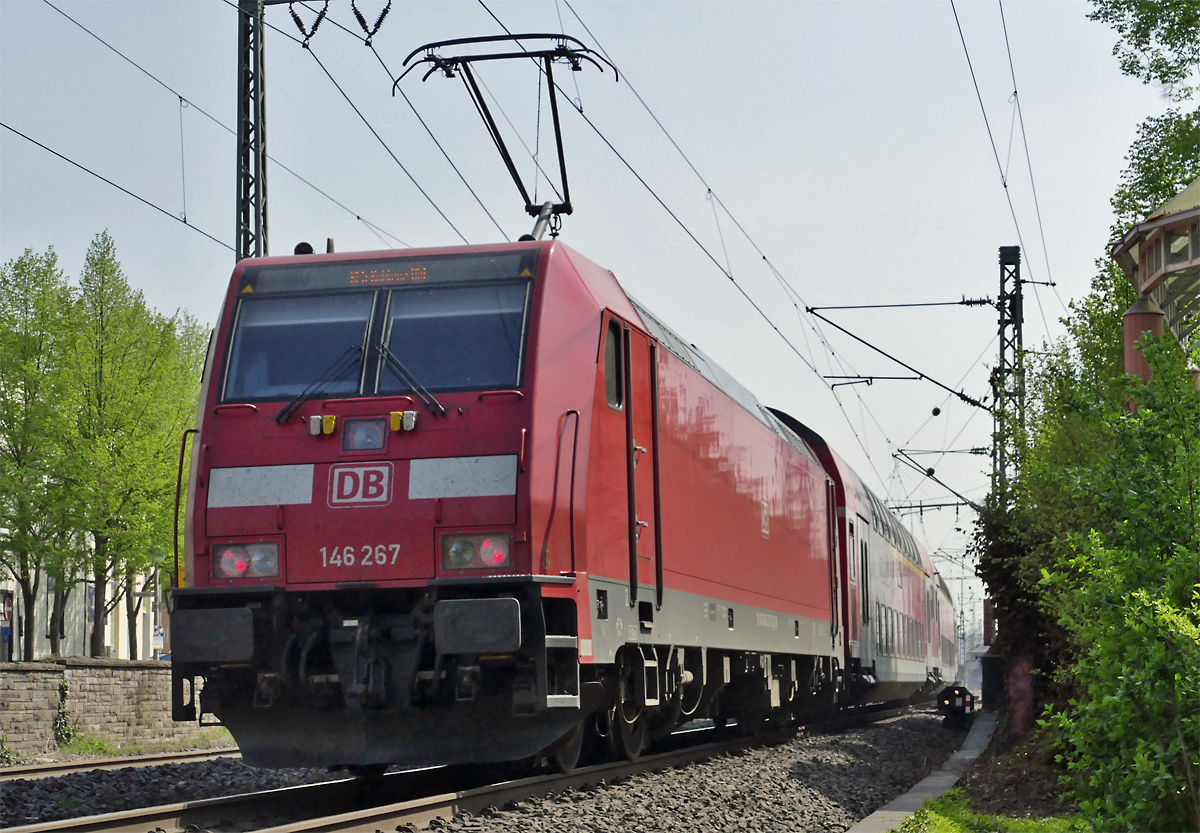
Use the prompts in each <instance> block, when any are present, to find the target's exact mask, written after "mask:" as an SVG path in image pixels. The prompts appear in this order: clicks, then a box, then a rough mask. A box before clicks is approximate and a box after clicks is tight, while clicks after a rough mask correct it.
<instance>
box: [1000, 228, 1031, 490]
mask: <svg viewBox="0 0 1200 833" xmlns="http://www.w3.org/2000/svg"><path fill="white" fill-rule="evenodd" d="M1022 285H1023V281H1022V280H1021V247H1020V246H1001V247H1000V296H999V297H998V298H997V299H996V309H997V310H998V311H999V313H1000V322H999V335H1000V357H999V361H998V363H997V365H996V367H995V369H993V370H992V403H993V405H992V413H993V417H994V419H995V429H994V431H993V434H992V493H993V494H995V495H997V497H998V498H999V499H1000V500H1004V499H1005V498H1004V493H1005V492H1006V490H1007V486H1008V483H1009V482H1010V481H1011V480H1012V478H1013V476H1014V475H1015V474H1016V473H1017V468H1018V464H1019V461H1018V454H1017V444H1018V442H1019V441H1020V440H1019V437H1018V434H1019V431H1020V430H1021V428H1022V427H1023V426H1024V425H1025V358H1024V338H1023V335H1022V325H1023V323H1024V321H1025V311H1024V297H1023V291H1022V288H1021V287H1022Z"/></svg>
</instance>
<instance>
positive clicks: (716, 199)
mask: <svg viewBox="0 0 1200 833" xmlns="http://www.w3.org/2000/svg"><path fill="white" fill-rule="evenodd" d="M563 2H564V3H565V5H566V6H567V8H568V9H569V10H570V12H571V14H572V15H574V16H575V19H576V20H577V21H578V22H579V25H580V26H582V27H583V29H584V31H585V32H587V34H588V36H589V37H591V39H592V40H593V41H594V42H595V43H596V46H597V48H599V49H600V50H601V52H603V53H604V54H605V57H607V58H609V60H612V56H611V55H609V54H608V53H607V51H606V50H605V49H604V47H603V45H602V44H601V43H600V41H599V39H598V38H597V37H596V35H595V33H593V32H592V31H591V29H590V28H589V27H588V25H587V23H586V22H584V20H583V18H582V17H581V16H580V14H579V13H578V12H577V11H576V10H575V8H574V7H573V6H572V5H571V3H570V0H563ZM486 8H487V7H486V5H485V9H486ZM488 14H490V15H491V17H492V19H493V20H495V21H496V22H497V23H499V24H500V25H501V27H503V25H504V24H503V23H501V22H500V21H499V19H498V18H497V17H496V16H495V15H494V14H492V12H491V10H490V9H489V10H488ZM506 31H507V29H506ZM621 75H622V80H623V81H624V82H625V84H626V86H628V87H629V90H630V92H632V93H633V95H634V97H635V98H637V100H638V102H639V103H640V104H641V105H642V107H643V108H644V109H645V110H646V113H647V114H648V115H649V116H650V118H651V119H652V120H653V121H654V123H655V124H656V125H657V126H658V128H659V130H660V131H662V133H663V135H664V136H665V137H666V139H667V141H668V142H670V143H671V145H672V147H674V148H675V150H676V152H678V153H679V155H680V157H681V158H682V159H683V161H684V162H685V164H687V166H688V168H690V169H691V171H692V173H693V174H695V176H696V178H697V179H698V180H699V181H700V183H701V184H702V185H703V186H704V188H705V192H706V196H708V195H711V199H712V200H713V201H714V202H715V203H716V204H717V205H720V207H721V209H722V210H723V211H724V212H725V214H726V216H728V217H729V219H730V220H731V221H732V222H733V223H734V225H735V226H736V227H737V229H738V231H739V232H741V234H742V236H743V237H745V239H746V241H747V242H749V243H750V245H751V246H752V247H753V248H754V250H755V251H756V252H757V253H758V255H759V257H760V258H761V259H762V261H763V263H764V264H765V265H766V266H767V267H768V269H770V270H771V272H772V274H773V276H774V277H775V279H776V281H778V282H779V284H780V286H781V287H782V288H783V289H784V291H785V293H787V294H788V295H789V296H793V297H795V298H797V299H798V300H799V301H800V303H801V304H802V305H803V306H805V307H807V306H808V304H807V302H805V301H804V299H803V298H802V297H801V296H800V295H799V293H797V292H796V290H795V288H794V287H793V286H791V284H790V282H789V281H787V279H786V278H784V277H783V275H782V274H781V273H780V272H779V270H778V269H776V268H775V266H774V264H772V263H771V261H770V259H769V258H768V257H767V256H766V254H765V253H764V252H763V251H762V249H761V248H760V247H759V246H758V244H757V243H756V242H755V240H754V238H753V237H751V235H750V234H749V232H748V231H747V230H746V229H745V228H744V227H743V226H742V224H741V223H740V222H739V221H738V219H737V217H736V216H734V214H733V213H732V212H731V211H730V210H729V207H728V206H726V205H725V203H724V202H723V201H722V200H721V198H720V196H719V195H718V194H717V193H716V192H715V191H713V190H712V188H711V187H710V186H709V184H708V182H707V180H706V179H705V178H704V176H703V175H702V174H701V173H700V171H699V169H698V168H697V167H696V166H695V164H693V163H692V161H691V159H690V158H689V157H688V155H687V154H686V153H685V152H684V151H683V149H682V147H680V145H679V143H678V142H676V141H675V139H674V137H673V136H672V135H671V133H670V131H668V130H667V128H666V126H665V125H663V123H662V121H661V120H660V119H659V118H658V116H657V115H656V114H655V113H654V111H653V110H652V109H651V108H650V105H649V104H648V103H647V102H646V100H645V99H644V98H642V96H641V94H640V93H639V92H638V91H637V89H636V88H635V87H634V86H633V83H632V82H631V81H630V78H629V75H628V73H622V74H621ZM714 210H715V209H714ZM718 229H719V227H718ZM722 242H723V241H722ZM793 306H796V305H795V304H794V303H793ZM796 314H797V316H798V317H800V310H799V307H798V306H797V307H796ZM1043 317H1044V316H1043ZM801 324H802V326H807V328H808V329H811V330H812V331H813V332H814V333H815V334H816V335H817V337H818V339H819V340H820V342H821V344H822V346H823V347H824V348H825V350H826V352H827V354H828V355H829V356H830V357H834V358H835V359H836V361H837V363H838V365H839V366H840V367H842V368H843V369H846V366H845V364H844V363H843V362H842V360H841V359H840V358H836V357H837V355H838V354H837V353H836V352H835V351H834V350H833V348H832V346H831V345H830V344H829V342H828V340H827V339H826V337H825V334H824V332H823V331H822V329H821V327H820V326H819V325H818V324H817V323H816V322H815V321H812V320H809V321H804V320H803V318H802V317H801ZM802 332H803V329H802ZM805 341H806V342H807V335H805ZM810 366H811V365H810ZM968 372H969V371H968ZM834 396H835V399H837V400H838V404H839V406H840V405H841V401H840V399H838V397H837V395H836V393H835V394H834ZM855 398H856V399H857V400H858V402H859V406H860V408H862V409H863V410H865V412H866V413H867V414H868V415H870V418H871V421H872V422H873V423H874V424H875V425H876V427H877V428H878V429H879V431H880V433H881V434H882V435H883V436H884V439H885V441H886V442H887V444H888V445H889V447H895V446H894V444H893V443H892V442H891V440H890V439H888V438H887V432H886V431H885V430H884V429H883V427H882V425H880V423H879V420H878V419H877V418H876V417H875V415H874V413H873V412H872V411H871V409H870V407H869V406H868V405H867V404H866V402H865V401H864V400H863V398H862V397H861V396H859V395H858V393H857V392H855ZM843 413H844V409H843ZM847 419H848V417H847ZM852 430H854V429H853V426H852ZM855 435H856V439H859V438H858V437H857V431H855ZM859 444H860V446H861V445H862V442H861V439H859ZM863 451H864V453H866V454H867V457H868V461H869V462H870V454H869V452H867V451H866V448H865V447H864V448H863ZM872 465H873V464H872ZM876 474H877V476H878V472H876ZM881 481H882V478H881Z"/></svg>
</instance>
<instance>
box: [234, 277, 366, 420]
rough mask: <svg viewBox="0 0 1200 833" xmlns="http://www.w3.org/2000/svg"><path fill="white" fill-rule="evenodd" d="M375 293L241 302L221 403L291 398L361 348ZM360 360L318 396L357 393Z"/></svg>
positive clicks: (262, 298)
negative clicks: (230, 400)
mask: <svg viewBox="0 0 1200 833" xmlns="http://www.w3.org/2000/svg"><path fill="white" fill-rule="evenodd" d="M374 302H375V293H373V292H353V293H339V294H325V295H308V296H288V297H279V296H276V297H273V298H272V297H259V298H255V297H243V298H242V299H241V305H240V307H239V310H238V318H237V325H236V329H235V330H234V337H233V349H232V351H231V353H230V358H229V368H228V370H227V372H226V375H225V393H224V397H223V398H224V399H227V400H228V399H282V398H287V397H291V396H295V395H297V394H299V393H300V392H301V391H303V390H304V389H305V388H306V387H308V385H309V384H311V383H312V382H313V381H314V380H316V379H317V378H318V377H319V376H320V374H321V373H323V372H324V371H325V370H326V369H327V368H329V367H330V366H331V365H333V364H334V363H335V362H337V361H338V359H339V357H341V356H342V355H343V354H345V353H346V351H347V350H348V349H350V348H352V347H362V346H363V345H364V344H365V339H366V332H367V326H368V325H369V324H370V321H371V310H372V308H373V306H374ZM361 377H362V359H361V357H360V358H359V360H358V361H355V362H352V363H351V364H350V367H349V368H348V369H347V371H346V373H345V374H344V375H342V376H341V377H340V378H337V379H331V380H329V381H328V382H327V383H326V384H325V385H324V386H323V387H322V391H321V392H322V394H324V395H330V394H341V395H346V394H354V393H358V390H359V384H360V381H361Z"/></svg>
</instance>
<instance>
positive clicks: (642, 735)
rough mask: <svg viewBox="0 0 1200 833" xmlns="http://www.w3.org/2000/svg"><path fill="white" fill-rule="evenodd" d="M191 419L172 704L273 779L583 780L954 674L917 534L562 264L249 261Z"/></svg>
mask: <svg viewBox="0 0 1200 833" xmlns="http://www.w3.org/2000/svg"><path fill="white" fill-rule="evenodd" d="M196 428H197V429H198V432H199V433H198V437H197V439H196V441H195V442H194V444H193V453H192V461H191V471H190V477H189V489H188V503H187V515H186V518H187V521H186V524H187V526H186V531H185V547H186V557H185V570H186V575H185V576H184V580H183V582H182V584H183V586H181V587H180V588H179V589H177V590H176V591H174V594H173V604H174V610H173V612H172V615H171V640H172V649H173V652H172V663H173V666H172V674H173V687H172V691H173V695H172V696H173V706H174V715H175V718H176V719H177V720H183V719H195V718H196V717H198V716H199V717H201V718H202V717H203V715H204V714H208V713H211V714H213V715H215V716H216V717H217V718H219V720H220V721H221V722H222V723H224V724H225V725H226V726H227V727H229V729H230V731H231V732H232V733H233V735H234V737H235V738H236V740H237V742H238V744H239V746H240V747H241V750H242V754H243V757H244V759H245V760H246V761H247V762H248V763H250V764H253V765H258V766H349V767H352V768H359V769H360V770H363V771H371V770H378V769H380V768H381V767H383V766H385V765H387V764H403V765H431V764H443V763H453V762H472V761H474V762H494V761H510V760H516V759H523V758H528V757H531V756H541V757H545V758H546V759H548V760H549V761H550V762H551V763H552V764H554V765H555V766H558V767H559V768H563V769H568V768H570V767H572V766H574V765H575V763H576V761H577V760H578V757H579V751H580V747H581V744H582V741H583V739H584V737H585V735H588V734H590V735H592V736H594V737H595V738H597V739H601V740H603V741H604V742H605V743H606V744H607V746H608V748H609V749H611V751H612V752H613V753H614V754H617V755H623V756H625V757H635V756H637V755H638V754H639V753H640V752H641V750H642V749H643V748H644V747H645V746H646V744H647V743H649V742H650V741H652V740H653V739H654V738H656V737H659V736H662V735H665V734H667V733H669V732H670V731H671V730H672V729H673V728H675V727H677V726H678V725H680V724H681V723H684V722H687V721H689V720H692V719H694V718H698V717H711V718H713V719H714V720H715V721H716V722H717V723H718V724H719V725H724V724H725V723H726V722H727V721H728V720H730V719H732V720H736V721H737V722H738V724H739V725H740V726H742V727H743V728H746V727H749V728H751V729H757V728H759V727H761V726H762V725H764V724H773V725H782V724H784V723H786V722H788V721H790V720H793V719H796V718H798V717H804V716H806V715H813V714H817V713H823V712H827V711H829V710H832V709H834V708H836V707H837V706H838V705H839V704H840V705H847V704H861V703H866V702H868V701H877V700H882V699H889V700H891V699H900V698H904V697H908V696H910V695H912V694H913V693H915V692H917V691H918V690H923V689H928V688H930V687H931V686H932V685H933V683H934V682H935V681H936V680H938V679H940V678H942V677H946V678H949V679H952V678H953V677H954V673H953V665H952V664H950V663H951V660H952V653H951V655H950V656H948V655H947V652H948V651H951V652H952V650H953V648H952V646H950V647H947V646H946V645H945V643H944V640H943V642H941V643H939V642H938V641H937V640H936V639H934V636H935V634H936V635H939V636H940V632H939V631H936V630H935V628H932V627H930V623H931V622H933V623H936V622H938V621H939V616H940V621H942V622H944V623H948V625H949V626H950V627H951V628H952V626H953V608H952V605H951V603H950V600H949V596H948V594H945V587H944V584H941V583H940V579H938V578H937V576H936V573H935V572H934V571H933V569H932V566H931V565H930V563H929V560H928V558H927V557H926V556H925V555H924V553H923V552H922V551H921V550H920V548H919V547H917V545H916V544H915V542H914V541H913V539H912V538H911V536H910V535H908V533H907V532H906V531H905V530H904V529H903V527H902V526H901V525H900V524H899V523H898V522H897V521H896V520H895V518H894V517H893V516H892V515H891V514H890V513H888V512H887V510H886V509H885V508H884V507H883V505H882V504H881V503H880V502H879V501H878V500H877V499H876V498H875V497H874V496H872V495H871V494H870V493H869V492H868V491H867V490H866V489H865V488H864V487H863V486H862V484H861V482H860V481H859V480H858V479H857V478H856V477H855V476H854V475H853V473H852V472H850V470H849V469H848V468H847V467H846V466H845V465H844V464H843V463H842V462H841V461H840V460H839V459H838V458H837V457H836V455H834V454H833V453H832V452H831V451H830V450H829V449H828V447H827V446H826V445H825V443H824V442H823V441H821V440H820V438H819V437H817V436H816V435H815V434H813V433H812V432H811V431H809V430H808V429H806V428H805V427H804V426H803V425H801V424H800V423H798V422H797V421H796V420H794V419H793V418H791V417H789V416H787V415H786V414H783V413H780V412H772V411H770V410H768V409H766V408H763V407H762V406H760V405H759V403H758V402H757V401H756V400H755V398H754V397H753V396H752V395H751V394H750V393H749V392H748V391H746V390H745V389H744V388H742V387H741V386H740V385H738V383H737V382H736V381H734V380H733V379H732V378H730V377H729V376H728V375H727V374H726V373H725V372H724V371H722V370H721V369H720V368H719V367H717V366H716V365H715V364H714V363H713V362H711V361H710V360H708V359H707V358H706V357H705V356H704V355H703V353H701V352H700V351H699V350H698V349H696V348H695V347H694V346H691V345H689V344H686V343H684V342H683V341H682V340H681V339H680V338H679V337H678V336H677V335H675V334H674V333H673V332H672V331H670V330H669V329H667V328H666V327H665V326H663V325H662V324H661V323H659V322H658V321H657V320H655V319H654V318H653V317H652V316H651V315H650V314H649V313H647V312H646V311H645V310H644V309H641V308H640V307H638V305H637V304H635V303H634V302H632V301H631V300H630V299H629V298H628V296H627V295H626V294H625V293H624V291H623V290H622V289H621V287H620V285H619V284H618V283H617V281H616V279H615V278H614V276H613V275H612V273H610V272H608V271H605V270H603V269H601V268H600V267H598V266H596V265H595V264H593V263H592V262H591V261H589V260H587V259H586V258H584V257H582V256H581V255H579V254H578V253H576V252H574V251H572V250H571V249H569V248H568V247H566V246H565V245H563V244H561V243H559V242H537V241H534V242H524V243H512V244H501V245H494V246H468V247H458V248H447V249H425V250H408V251H403V252H365V253H354V254H339V255H309V256H298V257H274V258H260V259H255V260H246V261H242V262H241V263H239V264H238V266H237V268H236V269H235V271H234V274H233V279H232V282H231V284H230V287H229V291H228V295H227V297H226V301H225V305H224V308H223V310H222V313H221V316H220V321H219V324H218V326H217V328H216V330H215V331H214V336H213V339H212V342H211V344H210V347H209V353H208V357H207V360H206V363H205V370H204V381H203V387H202V392H201V400H200V409H199V414H198V417H197V426H196ZM935 588H940V590H937V591H936V592H935ZM947 605H950V606H949V607H947ZM198 677H202V678H203V680H204V685H203V689H202V691H200V692H199V694H198V696H197V695H196V694H195V692H196V691H197V690H198V687H196V686H195V685H194V683H195V680H196V678H198Z"/></svg>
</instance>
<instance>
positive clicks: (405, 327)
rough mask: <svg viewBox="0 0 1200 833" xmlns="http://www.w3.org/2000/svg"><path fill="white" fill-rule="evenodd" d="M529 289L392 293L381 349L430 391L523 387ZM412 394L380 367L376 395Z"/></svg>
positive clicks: (522, 285)
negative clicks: (523, 359) (523, 348)
mask: <svg viewBox="0 0 1200 833" xmlns="http://www.w3.org/2000/svg"><path fill="white" fill-rule="evenodd" d="M528 292H529V283H528V282H527V281H521V282H519V283H493V284H486V285H480V286H440V287H428V288H426V287H422V288H420V289H416V288H413V289H401V290H393V291H392V292H391V293H390V295H391V299H390V303H389V305H388V313H387V320H386V322H385V325H384V332H385V333H386V337H385V341H384V346H386V347H387V349H388V350H389V351H391V353H392V354H393V355H395V356H396V358H397V359H399V360H400V362H401V363H402V364H403V365H404V366H405V367H406V368H407V369H408V371H409V372H410V373H411V374H412V375H413V376H414V377H415V378H416V380H417V382H419V383H420V384H421V385H424V386H425V387H426V388H428V389H429V390H431V391H449V390H478V389H485V388H510V387H516V386H518V385H520V383H521V378H520V373H521V352H522V347H523V345H524V343H525V333H524V326H525V308H526V301H527V295H528ZM407 390H409V387H408V385H406V384H405V383H404V382H403V381H401V380H400V378H399V377H398V376H397V375H396V374H395V373H394V372H393V371H392V370H391V369H390V368H387V367H383V368H382V369H381V372H380V378H379V392H380V393H396V392H401V391H407Z"/></svg>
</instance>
